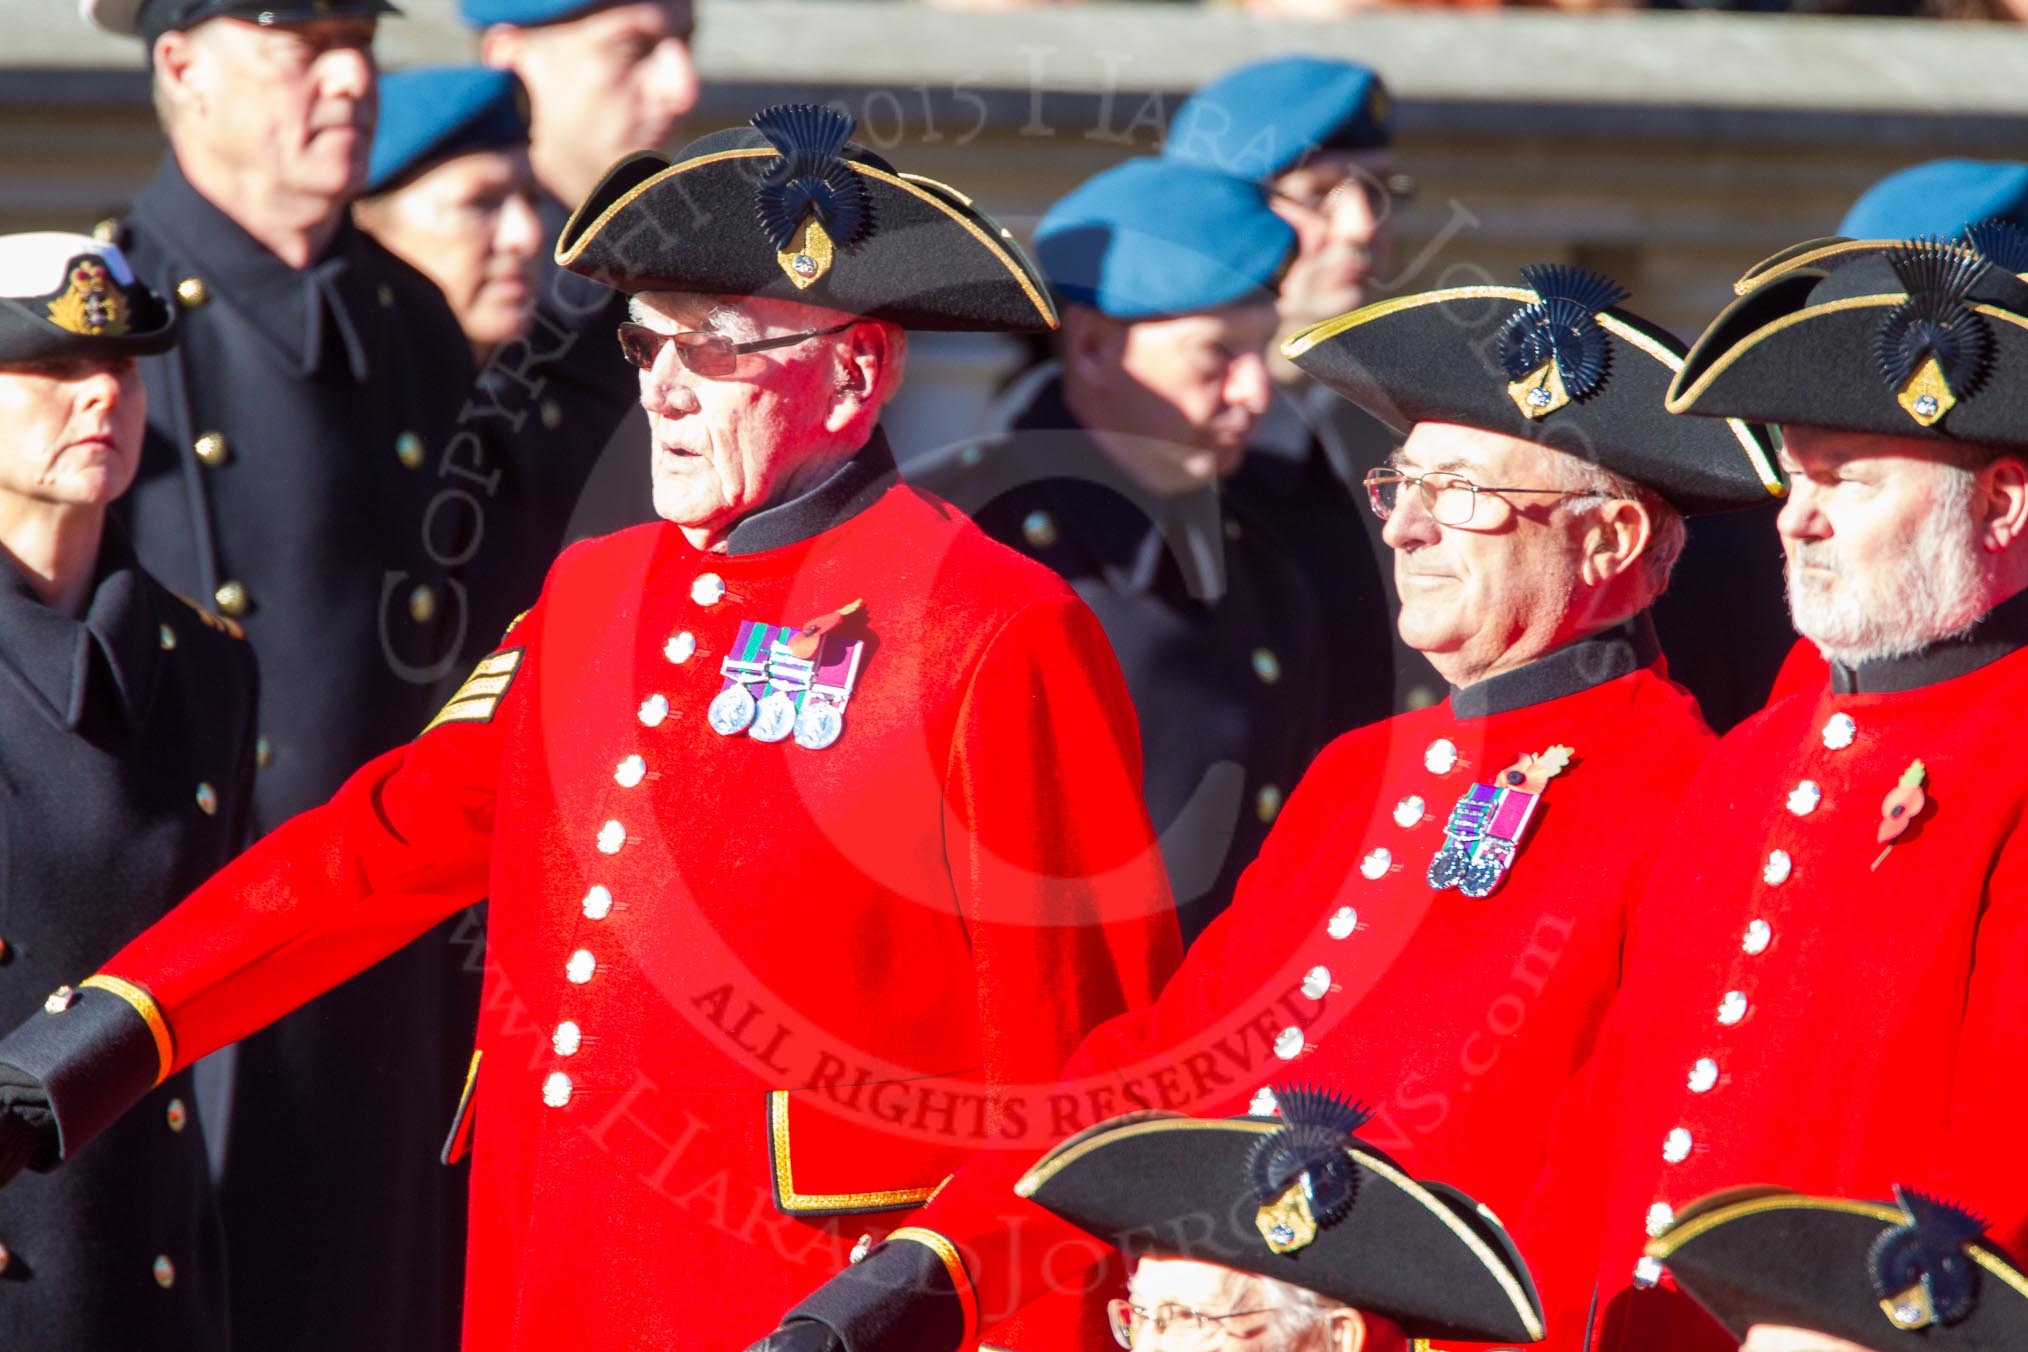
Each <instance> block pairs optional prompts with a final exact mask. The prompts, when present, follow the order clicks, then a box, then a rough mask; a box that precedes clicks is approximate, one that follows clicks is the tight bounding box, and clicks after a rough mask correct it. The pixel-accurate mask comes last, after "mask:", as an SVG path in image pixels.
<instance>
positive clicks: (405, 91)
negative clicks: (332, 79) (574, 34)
mask: <svg viewBox="0 0 2028 1352" xmlns="http://www.w3.org/2000/svg"><path fill="white" fill-rule="evenodd" d="M526 144H528V95H527V93H526V91H524V90H523V89H522V87H521V80H520V77H519V76H517V75H515V74H514V73H513V72H512V71H505V70H492V69H490V68H488V67H486V66H424V67H418V68H416V69H413V70H398V71H393V72H390V73H389V74H386V75H383V76H381V77H380V122H379V124H378V125H377V126H376V127H375V128H374V131H373V150H372V152H371V154H370V155H369V156H368V158H367V161H366V193H367V195H368V196H371V195H373V194H374V193H377V192H384V191H386V190H387V189H388V188H390V187H393V186H394V185H395V184H397V183H399V182H401V180H403V179H405V178H407V177H408V176H409V175H411V174H413V173H415V172H416V171H417V170H419V169H422V168H424V167H426V166H428V165H431V164H434V163H436V162H437V161H439V160H447V159H450V158H451V157H452V156H453V155H465V154H469V153H471V152H472V151H475V150H498V149H501V148H503V147H506V146H519V145H526Z"/></svg>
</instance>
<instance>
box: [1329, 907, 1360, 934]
mask: <svg viewBox="0 0 2028 1352" xmlns="http://www.w3.org/2000/svg"><path fill="white" fill-rule="evenodd" d="M1358 928H1359V912H1358V911H1357V910H1355V909H1353V908H1352V907H1350V906H1340V907H1339V908H1338V909H1337V910H1335V911H1333V912H1331V918H1330V919H1329V920H1328V921H1326V922H1325V924H1324V933H1326V934H1328V935H1330V936H1331V937H1332V938H1333V939H1349V938H1351V937H1352V932H1353V931H1354V930H1356V929H1358Z"/></svg>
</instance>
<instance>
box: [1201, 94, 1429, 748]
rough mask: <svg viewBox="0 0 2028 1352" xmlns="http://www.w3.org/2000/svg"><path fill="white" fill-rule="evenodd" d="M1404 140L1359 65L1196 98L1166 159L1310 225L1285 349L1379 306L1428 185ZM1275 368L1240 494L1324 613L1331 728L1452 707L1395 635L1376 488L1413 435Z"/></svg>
mask: <svg viewBox="0 0 2028 1352" xmlns="http://www.w3.org/2000/svg"><path fill="white" fill-rule="evenodd" d="M1393 140H1394V125H1393V113H1392V105H1391V103H1390V101H1389V99H1388V95H1387V88H1386V86H1385V85H1384V84H1382V83H1381V80H1380V77H1379V75H1377V74H1375V73H1374V72H1373V71H1372V70H1371V69H1369V68H1368V67H1366V66H1362V65H1360V64H1358V63H1357V62H1353V61H1340V60H1336V59H1326V58H1320V57H1312V56H1288V57H1280V58H1276V59H1273V60H1268V61H1258V62H1255V63H1253V64H1252V65H1248V66H1242V67H1240V68H1239V69H1238V70H1235V71H1231V72H1229V73H1227V74H1226V75H1223V76H1221V77H1220V78H1218V79H1216V80H1214V81H1212V82H1211V83H1210V84H1208V85H1206V86H1204V87H1203V88H1202V89H1200V90H1198V91H1197V92H1196V93H1195V94H1193V95H1191V96H1190V98H1189V99H1187V100H1185V101H1184V103H1183V106H1182V107H1180V108H1178V109H1177V110H1176V117H1175V120H1174V121H1173V122H1172V123H1171V124H1170V127H1169V136H1168V139H1167V141H1166V142H1165V143H1164V144H1163V147H1162V155H1163V158H1165V159H1169V160H1174V161H1176V162H1178V163H1181V164H1194V165H1198V166H1200V167H1203V168H1206V169H1215V170H1217V171H1218V172H1220V173H1225V174H1231V175H1233V176H1235V177H1237V178H1242V179H1245V180H1246V181H1247V182H1249V183H1258V184H1260V185H1261V186H1262V187H1263V188H1264V189H1266V191H1267V193H1268V201H1269V204H1270V205H1271V206H1272V207H1273V208H1274V209H1275V211H1276V212H1277V213H1278V214H1279V215H1280V216H1281V217H1282V218H1283V219H1284V220H1286V221H1288V222H1289V224H1291V225H1292V226H1294V227H1295V229H1296V237H1297V239H1298V241H1299V242H1300V246H1301V247H1300V251H1299V253H1298V254H1297V256H1296V259H1295V261H1294V262H1292V263H1291V264H1290V265H1289V270H1288V274H1287V275H1286V276H1285V277H1283V278H1282V284H1281V290H1280V293H1279V305H1280V309H1281V332H1280V334H1279V335H1278V337H1282V338H1287V337H1289V336H1290V335H1292V334H1294V333H1296V332H1298V331H1299V330H1301V329H1303V328H1304V327H1306V326H1308V325H1311V324H1316V323H1319V322H1321V321H1323V320H1326V319H1330V318H1332V317H1333V316H1335V315H1340V314H1344V313H1345V312H1347V311H1349V310H1356V309H1358V308H1359V307H1360V306H1361V305H1364V304H1366V303H1367V302H1368V301H1370V300H1372V299H1373V298H1374V297H1373V292H1374V289H1375V280H1374V279H1375V278H1376V277H1378V276H1379V275H1380V274H1381V273H1382V272H1383V271H1384V270H1385V269H1386V267H1387V264H1388V255H1389V253H1390V252H1391V251H1392V247H1393V243H1394V225H1393V215H1394V209H1395V204H1396V203H1397V202H1398V201H1399V200H1400V199H1401V198H1403V197H1405V196H1406V195H1407V194H1408V193H1410V192H1412V191H1413V189H1414V184H1413V180H1411V179H1409V178H1408V177H1407V176H1406V175H1404V174H1402V173H1400V172H1398V171H1397V170H1396V168H1395V162H1394V150H1393ZM1268 371H1269V373H1270V374H1271V375H1273V376H1274V378H1275V399H1274V401H1273V402H1272V403H1271V404H1270V405H1269V406H1268V412H1267V414H1266V416H1265V417H1263V418H1262V419H1261V425H1260V429H1259V431H1258V432H1257V433H1256V434H1255V437H1254V444H1253V449H1252V453H1251V454H1249V455H1248V456H1247V458H1246V463H1245V464H1243V465H1241V466H1240V468H1239V473H1237V474H1236V475H1234V476H1233V478H1232V481H1231V482H1230V483H1229V484H1228V485H1227V486H1226V497H1227V499H1228V500H1230V501H1232V502H1235V503H1239V504H1241V505H1242V506H1244V507H1246V508H1249V509H1251V510H1253V511H1255V512H1257V513H1259V514H1260V515H1262V516H1264V517H1266V518H1268V519H1269V520H1270V521H1273V522H1274V523H1275V525H1276V528H1277V529H1278V530H1279V531H1280V533H1281V536H1282V539H1283V540H1284V542H1285V543H1286V544H1287V546H1288V549H1289V551H1290V553H1291V554H1292V555H1293V556H1294V557H1295V558H1296V559H1297V560H1298V562H1299V563H1300V564H1301V566H1302V568H1303V571H1304V573H1305V575H1306V576H1307V577H1308V578H1309V580H1310V583H1311V585H1312V586H1313V587H1314V588H1315V589H1316V592H1317V595H1318V598H1319V599H1320V600H1322V601H1323V602H1324V607H1325V614H1326V619H1327V620H1328V624H1327V626H1326V629H1325V644H1326V649H1327V652H1328V655H1329V661H1330V665H1331V672H1332V677H1331V680H1330V682H1329V687H1328V689H1327V690H1326V692H1325V698H1326V701H1327V703H1326V712H1325V717H1326V721H1327V725H1328V731H1329V732H1330V733H1332V734H1333V735H1335V734H1337V733H1341V732H1346V731H1349V730H1350V729H1352V728H1361V727H1365V726H1366V725H1367V724H1369V723H1375V722H1378V721H1379V720H1381V719H1383V718H1386V717H1388V716H1389V715H1390V714H1395V713H1400V712H1403V711H1405V710H1408V709H1418V708H1421V707H1423V706H1424V705H1429V704H1434V703H1436V702H1437V701H1438V700H1441V699H1442V698H1443V696H1444V682H1443V680H1442V678H1441V677H1439V676H1438V675H1437V673H1436V670H1435V669H1434V668H1433V667H1431V666H1430V664H1429V662H1428V661H1427V660H1426V659H1425V658H1424V657H1423V655H1422V654H1421V653H1419V652H1417V651H1416V650H1415V649H1414V648H1411V647H1409V646H1408V644H1406V643H1403V642H1401V641H1400V639H1399V638H1398V637H1397V636H1396V634H1395V630H1394V618H1395V616H1396V615H1397V614H1399V612H1400V609H1401V603H1400V601H1399V600H1398V599H1397V597H1396V596H1395V593H1394V589H1393V588H1391V587H1389V586H1387V585H1386V583H1385V581H1384V578H1385V576H1386V575H1387V573H1388V572H1389V571H1391V570H1392V568H1393V563H1392V551H1391V550H1389V549H1388V548H1387V545H1386V544H1385V542H1383V541H1382V540H1381V538H1380V523H1379V521H1378V520H1377V519H1376V518H1375V517H1374V516H1373V514H1372V513H1371V512H1369V511H1368V510H1367V509H1366V490H1365V488H1364V487H1363V486H1362V485H1361V483H1360V480H1361V477H1362V476H1363V475H1364V474H1365V473H1366V471H1367V470H1369V469H1372V468H1373V467H1374V466H1376V465H1379V464H1381V463H1383V462H1384V461H1385V460H1386V459H1387V457H1388V454H1389V452H1391V451H1392V450H1393V449H1394V448H1395V446H1396V445H1398V444H1399V442H1400V438H1399V437H1397V436H1395V435H1394V434H1393V433H1392V432H1390V431H1389V430H1388V429H1387V428H1386V427H1385V426H1384V425H1382V424H1381V423H1380V422H1379V421H1378V420H1377V419H1375V418H1374V417H1373V416H1372V415H1370V414H1368V413H1367V412H1366V411H1365V410H1364V409H1361V408H1359V407H1357V406H1355V405H1353V404H1350V403H1347V402H1346V401H1345V400H1343V399H1340V398H1338V396H1337V395H1335V394H1333V393H1332V392H1331V391H1330V390H1328V389H1326V388H1324V387H1323V386H1322V385H1319V384H1317V383H1316V382H1315V381H1312V380H1310V379H1308V378H1307V377H1306V376H1304V375H1303V373H1302V372H1301V371H1298V370H1297V369H1296V368H1295V367H1294V366H1293V365H1291V364H1290V363H1289V362H1288V361H1286V360H1284V359H1282V358H1281V357H1280V356H1279V355H1278V354H1276V355H1271V356H1270V357H1269V361H1268Z"/></svg>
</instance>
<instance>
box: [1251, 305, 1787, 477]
mask: <svg viewBox="0 0 2028 1352" xmlns="http://www.w3.org/2000/svg"><path fill="white" fill-rule="evenodd" d="M1521 276H1522V279H1523V280H1524V281H1525V282H1526V283H1527V285H1526V286H1463V287H1453V288H1449V289H1446V290H1441V291H1425V292H1422V293H1420V294H1417V295H1413V296H1399V297H1396V298H1394V299H1392V300H1385V301H1380V302H1378V303H1377V304H1374V305H1368V306H1366V307H1365V308H1363V309H1359V310H1354V311H1352V312H1351V313H1349V314H1344V315H1340V316H1338V317H1337V318H1336V319H1328V320H1325V321H1324V322H1323V323H1321V324H1316V325H1313V326H1311V327H1310V328H1307V329H1304V330H1303V331H1302V332H1300V333H1298V334H1296V335H1295V336H1294V337H1292V338H1290V339H1289V340H1288V341H1287V342H1286V343H1284V344H1283V345H1282V354H1283V355H1284V356H1286V357H1287V358H1288V359H1289V360H1290V361H1292V362H1294V363H1295V364H1296V365H1297V366H1298V367H1300V368H1301V369H1302V370H1303V371H1305V372H1307V373H1308V374H1310V375H1312V376H1315V377H1316V378H1317V379H1318V380H1321V381H1323V382H1324V383H1325V384H1326V385H1329V386H1330V387H1331V388H1332V389H1334V390H1336V391H1337V392H1338V393H1339V394H1342V395H1344V396H1345V397H1346V398H1347V399H1349V400H1351V401H1352V402H1353V403H1355V404H1357V405H1359V406H1360V407H1361V408H1363V409H1365V410H1366V411H1367V412H1368V413H1371V414H1372V415H1373V416H1374V417H1376V418H1378V419H1380V421H1382V422H1384V423H1386V424H1387V425H1388V426H1389V427H1392V428H1393V429H1394V430H1395V431H1397V432H1401V433H1403V434H1406V433H1407V431H1408V429H1409V428H1410V427H1411V426H1413V425H1414V424H1416V423H1419V422H1449V423H1460V424H1463V425H1464V426H1467V427H1478V428H1484V429H1485V430H1487V431H1491V432H1502V433H1505V434H1506V435H1508V436H1512V437H1519V438H1521V439H1522V440H1524V441H1533V442H1538V443H1540V444H1542V445H1544V446H1549V447H1552V448H1554V449H1556V450H1560V451H1566V452H1568V453H1570V454H1572V455H1575V456H1577V457H1579V458H1580V459H1583V460H1589V461H1591V462H1592V463H1594V464H1596V465H1600V466H1603V467H1604V468H1606V469H1609V470H1612V471H1613V472H1614V473H1617V474H1624V475H1625V476H1626V477H1628V478H1629V479H1632V480H1634V481H1635V482H1636V483H1640V484H1644V485H1646V486H1647V487H1649V488H1652V489H1654V490H1655V491H1656V492H1657V493H1659V494H1661V495H1662V497H1663V498H1664V499H1665V500H1667V501H1668V502H1669V503H1671V504H1673V505H1674V506H1675V507H1676V508H1677V509H1678V510H1679V511H1682V512H1685V513H1705V512H1726V511H1732V510H1735V509H1737V508H1741V507H1753V506H1758V505H1759V504H1761V503H1765V502H1768V501H1771V500H1773V499H1775V498H1779V497H1781V496H1782V494H1783V493H1785V492H1786V491H1787V484H1786V482H1785V481H1784V480H1783V478H1782V475H1781V471H1780V469H1779V468H1778V467H1777V466H1776V464H1775V458H1774V451H1773V444H1772V442H1771V441H1770V440H1769V438H1768V434H1767V431H1766V429H1764V428H1761V427H1757V426H1754V425H1752V424H1750V423H1745V422H1738V421H1733V422H1726V423H1715V424H1699V423H1696V422H1692V421H1690V420H1687V419H1682V418H1674V417H1671V416H1670V415H1669V412H1668V410H1667V409H1666V408H1665V407H1664V403H1663V400H1664V396H1665V394H1666V393H1667V391H1668V388H1669V380H1670V378H1671V377H1672V376H1674V375H1675V374H1676V370H1677V367H1678V366H1679V365H1680V364H1681V363H1682V360H1683V345H1682V344H1681V343H1680V342H1678V341H1677V340H1676V338H1675V337H1674V336H1673V335H1671V334H1670V333H1669V332H1668V331H1667V330H1666V329H1663V328H1660V327H1658V326H1656V325H1654V324H1651V323H1649V322H1648V321H1647V320H1644V319H1642V318H1641V317H1640V316H1638V315H1634V314H1630V313H1628V312H1627V311H1625V310H1621V309H1619V308H1618V305H1619V302H1620V301H1621V300H1623V299H1625V298H1626V295H1627V293H1626V291H1625V290H1623V289H1622V288H1621V287H1620V286H1618V285H1617V284H1616V283H1614V282H1612V281H1611V280H1610V279H1608V278H1605V277H1601V276H1598V275H1597V274H1596V273H1591V272H1586V271H1584V270H1582V269H1580V268H1573V267H1565V266H1561V265H1547V266H1538V267H1526V268H1523V269H1521Z"/></svg>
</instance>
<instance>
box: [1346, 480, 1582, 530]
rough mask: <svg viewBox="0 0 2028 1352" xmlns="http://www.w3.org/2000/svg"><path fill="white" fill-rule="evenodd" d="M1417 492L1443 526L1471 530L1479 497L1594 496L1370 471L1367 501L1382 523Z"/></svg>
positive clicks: (1567, 490) (1575, 490)
mask: <svg viewBox="0 0 2028 1352" xmlns="http://www.w3.org/2000/svg"><path fill="white" fill-rule="evenodd" d="M1404 487H1406V488H1413V489H1415V490H1416V491H1417V492H1419V493H1421V494H1422V505H1423V509H1424V510H1425V511H1427V512H1428V513H1429V514H1430V515H1431V516H1432V517H1434V518H1435V519H1436V521H1437V524H1439V525H1443V526H1468V525H1470V524H1471V522H1472V514H1473V513H1474V512H1475V511H1477V510H1478V506H1479V495H1480V494H1481V493H1492V494H1494V495H1496V496H1497V495H1503V494H1507V493H1547V494H1550V495H1551V496H1553V497H1559V498H1584V497H1590V496H1592V493H1591V490H1589V489H1584V488H1511V487H1503V488H1494V487H1492V486H1490V485H1487V484H1475V483H1473V482H1472V481H1471V480H1470V479H1467V478H1466V477H1465V476H1464V475H1462V474H1457V473H1454V472H1453V471H1451V470H1444V469H1436V470H1431V471H1430V472H1429V473H1427V474H1409V473H1405V472H1404V471H1402V470H1398V469H1369V470H1367V471H1366V500H1367V501H1368V502H1369V503H1371V504H1372V505H1373V514H1374V515H1375V516H1377V517H1379V518H1380V519H1381V520H1382V521H1385V520H1387V519H1388V518H1389V517H1391V516H1393V515H1394V509H1395V508H1396V507H1397V506H1398V505H1399V504H1400V502H1401V490H1402V489H1403V488H1404Z"/></svg>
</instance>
